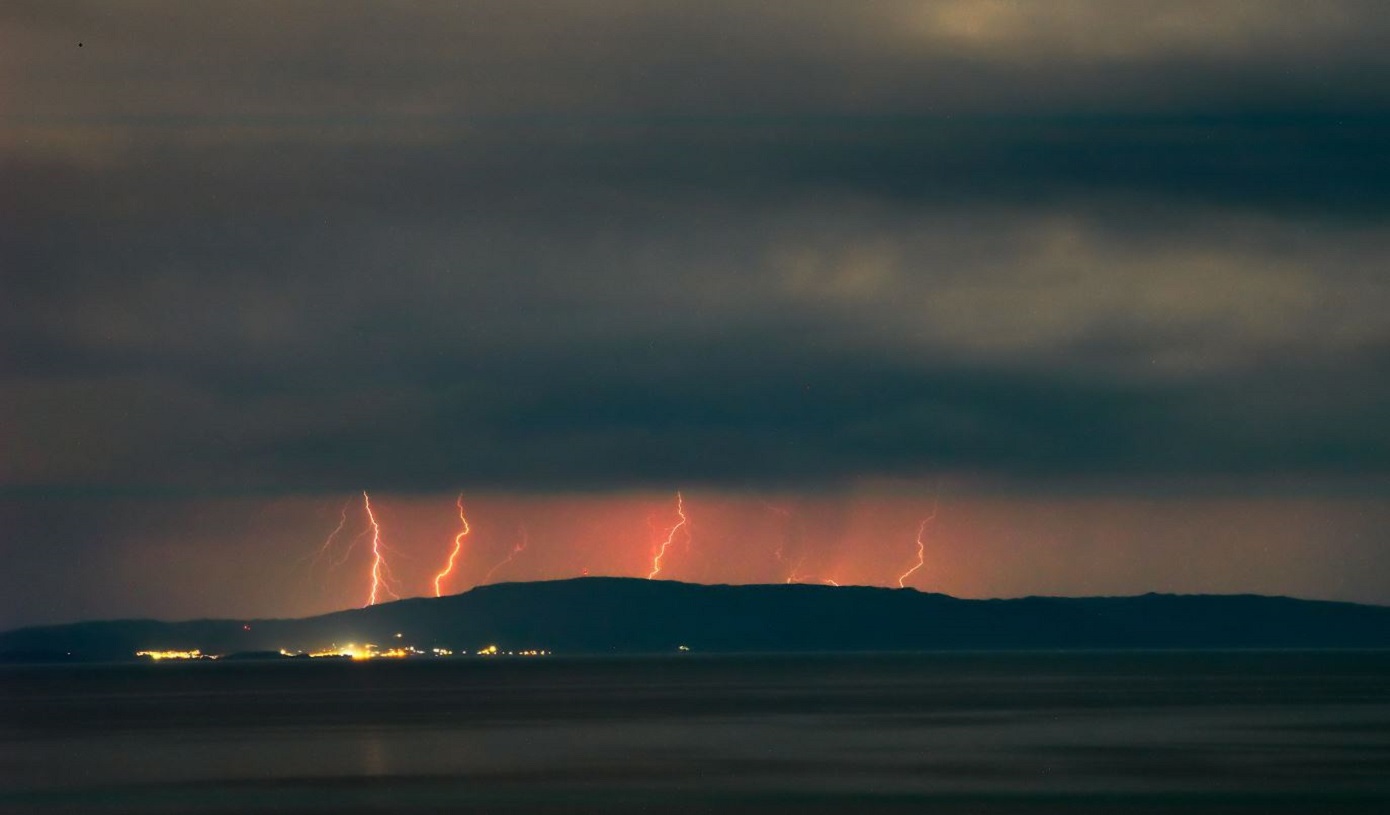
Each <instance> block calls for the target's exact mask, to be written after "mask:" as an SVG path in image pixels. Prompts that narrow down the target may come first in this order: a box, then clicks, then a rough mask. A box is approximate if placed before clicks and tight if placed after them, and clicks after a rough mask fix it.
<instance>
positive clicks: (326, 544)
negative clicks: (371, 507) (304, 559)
mask: <svg viewBox="0 0 1390 815" xmlns="http://www.w3.org/2000/svg"><path fill="white" fill-rule="evenodd" d="M351 503H352V499H350V498H349V499H348V500H347V501H345V502H343V509H342V512H341V513H340V517H339V518H338V525H337V526H336V527H334V528H333V531H332V532H329V533H328V537H327V538H325V539H324V541H323V545H322V546H320V547H319V550H318V552H317V553H316V554H315V555H314V560H313V562H312V563H310V564H309V565H310V568H312V567H313V565H314V564H316V563H318V562H319V561H320V560H322V559H323V556H324V555H326V554H328V550H329V549H331V548H332V547H333V539H334V538H336V537H338V533H339V532H342V531H343V527H345V526H347V511H348V505H349V504H351Z"/></svg>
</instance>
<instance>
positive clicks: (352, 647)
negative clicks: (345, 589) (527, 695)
mask: <svg viewBox="0 0 1390 815" xmlns="http://www.w3.org/2000/svg"><path fill="white" fill-rule="evenodd" d="M403 636H404V635H403V634H397V635H396V639H400V638H402V637H403ZM473 653H474V655H475V656H486V657H491V656H515V657H543V656H550V651H547V650H543V649H539V648H529V649H525V650H521V651H507V650H503V649H502V648H499V647H498V646H497V645H495V644H494V645H487V646H484V647H482V648H479V649H478V650H477V651H475V652H473ZM135 655H136V656H137V657H144V658H147V659H153V660H155V661H160V660H168V659H218V658H219V656H220V655H218V654H204V653H203V652H202V651H198V650H193V651H136V652H135ZM280 655H281V656H285V657H310V658H339V659H342V658H348V659H404V658H406V657H451V656H455V655H458V656H466V655H468V652H467V651H462V650H460V651H453V650H450V649H448V648H431V649H429V650H428V651H425V650H421V649H419V648H416V647H415V646H413V645H396V646H392V647H390V648H382V647H381V646H378V645H376V644H374V643H370V642H368V643H362V644H361V645H359V644H357V643H355V642H349V643H347V644H346V645H338V644H337V643H334V644H332V645H330V646H328V647H327V648H318V649H312V650H308V651H300V650H294V651H292V650H289V649H287V648H281V649H280Z"/></svg>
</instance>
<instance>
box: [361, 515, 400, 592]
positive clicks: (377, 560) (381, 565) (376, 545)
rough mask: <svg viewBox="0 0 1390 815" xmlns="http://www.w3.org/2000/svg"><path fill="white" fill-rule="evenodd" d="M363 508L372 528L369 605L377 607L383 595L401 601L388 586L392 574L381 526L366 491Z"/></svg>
mask: <svg viewBox="0 0 1390 815" xmlns="http://www.w3.org/2000/svg"><path fill="white" fill-rule="evenodd" d="M362 506H363V507H364V508H365V509H366V510H367V521H368V523H370V524H371V527H372V593H371V594H370V595H369V596H368V597H367V605H369V606H374V605H376V601H377V597H379V596H380V595H381V594H382V593H386V594H389V595H391V596H392V597H394V598H396V599H397V600H399V599H400V596H399V595H397V594H396V593H395V592H394V591H391V587H390V586H388V585H387V584H386V581H387V577H388V575H389V574H390V572H389V570H388V569H387V567H386V555H385V554H384V550H385V547H384V546H382V543H381V524H379V523H377V520H376V513H374V512H372V499H371V496H369V495H367V491H366V490H362Z"/></svg>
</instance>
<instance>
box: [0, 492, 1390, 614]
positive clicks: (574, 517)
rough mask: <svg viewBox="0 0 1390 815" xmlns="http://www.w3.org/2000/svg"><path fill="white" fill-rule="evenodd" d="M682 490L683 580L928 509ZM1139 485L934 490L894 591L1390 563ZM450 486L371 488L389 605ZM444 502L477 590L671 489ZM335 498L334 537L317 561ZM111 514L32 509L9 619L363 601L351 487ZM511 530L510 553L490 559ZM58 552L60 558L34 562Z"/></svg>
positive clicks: (1313, 501) (669, 568) (1338, 518)
mask: <svg viewBox="0 0 1390 815" xmlns="http://www.w3.org/2000/svg"><path fill="white" fill-rule="evenodd" d="M682 493H683V495H684V499H685V504H684V505H685V511H686V514H687V517H688V518H689V527H688V529H689V533H690V534H689V538H688V540H687V539H686V538H685V536H684V535H677V536H675V538H674V540H673V543H672V545H671V546H670V548H669V550H668V552H667V554H666V556H665V558H664V560H663V563H662V571H661V574H660V577H661V578H662V579H671V580H682V581H691V582H703V583H721V582H726V583H780V582H783V581H785V580H786V579H787V577H788V576H790V575H792V574H793V573H795V574H796V575H797V577H798V578H799V579H801V580H803V581H805V582H821V581H824V580H834V581H836V582H837V583H840V584H842V585H850V584H863V585H875V586H889V587H892V586H896V585H897V578H898V576H899V575H901V574H903V573H904V572H905V571H906V570H907V569H908V568H910V567H911V566H912V565H913V564H914V563H915V562H916V542H915V541H916V535H917V530H918V528H919V526H920V525H921V522H922V519H923V518H925V517H926V516H928V515H929V514H930V513H931V509H932V504H933V487H932V486H930V485H925V486H920V487H914V486H906V487H904V486H901V485H895V486H891V487H886V488H885V487H883V486H881V485H880V486H868V487H865V488H863V489H855V490H845V491H839V492H826V493H741V492H734V491H711V490H700V489H683V490H682ZM1159 495H1160V497H1154V496H1153V495H1152V494H1151V495H1150V496H1149V497H1144V498H1135V497H1131V496H1125V495H1069V494H1062V493H1059V494H1054V495H1036V494H1034V495H1016V494H1007V493H999V492H994V493H989V492H973V493H972V492H970V491H968V490H964V489H960V488H959V487H958V486H953V485H952V484H950V483H947V484H946V485H945V486H944V487H943V488H942V490H941V496H940V504H939V508H938V510H937V515H936V518H935V520H933V521H932V522H931V523H929V524H928V525H927V527H926V529H925V535H924V536H923V540H924V547H923V559H924V564H923V566H922V568H921V569H919V570H917V571H916V572H914V573H913V574H912V575H910V577H909V578H908V580H907V583H906V584H907V585H908V586H910V587H913V588H917V589H919V590H923V591H938V592H944V593H947V594H951V595H955V596H959V597H1012V596H1022V595H1028V594H1056V595H1105V594H1139V593H1143V592H1148V591H1159V592H1187V593H1199V592H1214V593H1233V592H1253V593H1260V594H1289V595H1294V596H1302V597H1317V598H1328V599H1345V600H1356V601H1361V602H1376V603H1386V602H1390V597H1387V596H1386V594H1385V586H1386V580H1385V575H1386V574H1387V572H1390V554H1387V553H1386V551H1385V549H1386V547H1383V546H1376V545H1374V541H1375V540H1376V539H1377V536H1379V535H1380V534H1381V530H1383V529H1385V528H1387V527H1390V507H1387V505H1386V503H1385V502H1384V501H1382V500H1379V498H1378V497H1377V496H1374V495H1365V496H1344V497H1317V496H1313V497H1308V496H1304V497H1298V498H1289V497H1287V496H1281V495H1276V494H1267V495H1239V494H1233V495H1221V494H1213V495H1209V496H1207V497H1200V496H1193V495H1191V494H1184V495H1174V496H1167V497H1162V496H1161V493H1160V494H1159ZM457 497H458V494H457V493H456V492H448V493H439V494H429V495H406V494H399V493H397V494H392V493H390V492H377V491H373V492H372V493H371V500H372V507H373V509H374V511H375V513H376V516H377V520H378V521H379V522H380V524H381V535H382V542H383V544H384V545H385V547H386V551H387V558H388V562H389V568H390V572H391V574H392V575H393V577H394V583H393V588H394V590H395V591H397V592H398V593H399V594H400V595H401V596H402V597H427V596H433V595H434V585H433V580H434V577H435V576H436V575H437V574H438V573H439V572H440V570H441V569H442V567H443V566H444V564H445V563H446V562H447V560H448V557H449V553H450V551H451V550H452V547H453V544H454V540H455V537H456V536H457V535H458V532H459V516H458V508H457V506H456V500H457ZM463 500H464V505H465V506H466V508H467V511H468V521H469V524H470V526H471V532H470V534H469V535H468V536H467V537H466V538H464V539H463V542H462V547H461V550H460V552H459V555H458V557H457V560H456V563H455V566H454V569H453V571H452V572H451V573H450V574H449V575H448V577H447V579H446V580H445V581H444V582H443V584H442V587H441V588H442V590H443V593H445V594H452V593H457V592H461V591H466V590H467V589H469V588H471V587H472V586H475V585H477V584H479V583H481V582H482V581H483V580H484V579H485V577H486V575H487V574H488V572H489V571H490V570H492V569H493V568H494V567H497V570H496V572H495V574H494V576H493V582H502V581H513V580H517V581H519V580H544V579H556V578H567V577H575V576H578V575H582V574H590V575H620V576H629V577H645V576H646V575H647V574H648V573H649V572H650V571H651V566H652V557H653V554H654V552H655V547H656V545H657V544H658V543H659V542H660V540H662V539H664V538H665V536H666V535H667V533H668V532H669V530H670V529H671V527H672V526H673V525H674V524H675V523H676V522H677V520H678V517H677V515H676V514H675V509H676V504H675V493H674V491H671V492H664V491H663V492H630V493H564V494H505V493H488V492H474V493H470V492H465V494H464V499H463ZM345 503H346V504H347V517H346V523H345V525H344V528H343V530H342V531H341V532H340V533H339V534H338V535H337V536H336V538H335V540H334V541H333V543H332V544H331V546H330V547H329V549H328V550H327V551H325V552H323V553H320V551H319V550H320V547H322V546H323V544H324V541H325V538H327V536H328V535H329V533H331V532H332V531H333V530H334V529H335V528H336V527H337V525H338V523H339V522H340V519H341V518H342V511H343V507H344V504H345ZM65 505H66V504H65ZM132 506H137V507H142V508H141V509H140V511H138V512H135V511H133V510H132ZM112 507H114V508H115V509H113V510H111V514H110V515H109V516H102V515H101V514H100V513H101V512H102V510H101V502H92V504H91V511H92V512H93V513H96V514H94V515H93V516H92V517H90V518H76V519H72V520H71V521H68V522H60V521H59V520H54V519H50V520H49V521H46V522H47V523H50V524H54V525H60V524H61V523H69V522H70V523H71V524H72V527H73V532H74V534H73V537H72V543H70V544H68V546H69V547H70V548H71V550H70V551H69V550H66V549H64V548H62V547H48V548H46V549H44V551H42V552H36V553H32V556H31V557H30V558H29V559H19V560H17V561H16V563H17V564H18V566H19V567H20V568H21V569H23V570H27V571H22V573H19V574H17V575H16V576H15V582H16V585H17V586H19V589H18V590H16V591H15V592H13V593H12V597H11V598H10V600H12V601H13V602H12V605H11V608H12V609H13V610H12V611H11V614H12V615H16V617H15V618H13V619H12V620H11V621H10V623H9V624H26V623H31V622H49V621H60V620H65V619H78V618H83V617H107V618H109V617H118V616H152V617H162V618H188V617H202V616H221V617H234V618H240V617H271V616H302V615H308V614H315V613H323V612H328V611H333V610H337V609H343V608H355V607H358V606H361V605H362V604H363V602H364V599H365V598H366V597H367V596H368V594H369V592H370V588H371V584H370V580H371V570H372V547H371V536H370V533H368V534H366V535H365V536H364V535H363V534H362V533H363V531H364V530H365V529H366V528H367V522H366V517H365V515H364V513H363V509H362V500H361V494H360V493H353V494H342V495H322V496H292V497H281V498H273V499H262V498H254V497H239V498H224V499H196V500H183V499H170V500H147V501H144V502H137V504H136V505H132V504H130V503H128V502H121V503H119V504H112ZM11 520H12V523H11V524H10V525H11V526H14V525H15V523H21V522H22V523H36V522H37V521H35V520H34V519H21V518H19V517H17V516H16V517H14V518H12V519H11ZM84 529H88V530H91V529H95V530H99V532H98V534H100V535H101V537H102V546H101V547H100V548H99V549H98V548H93V547H92V546H91V543H90V540H84V539H82V538H81V537H80V535H81V532H82V530H84ZM57 533H63V529H62V528H61V526H60V527H59V528H58V529H57ZM63 537H64V534H55V538H63ZM523 538H524V540H525V543H526V548H525V549H524V550H523V551H521V552H519V553H517V554H515V556H514V557H513V559H512V561H511V562H509V563H505V564H503V565H501V566H500V567H499V566H498V564H501V563H502V562H503V561H504V560H505V559H506V558H507V556H508V555H509V554H511V553H512V552H513V550H514V549H515V548H517V547H518V545H519V544H521V543H522V542H523ZM354 540H355V545H353V544H354ZM9 545H10V546H13V545H14V541H11V542H10V543H9ZM349 547H351V548H349ZM779 553H780V557H779ZM75 557H81V558H82V560H81V568H79V569H72V568H68V569H62V568H58V567H57V566H56V565H55V564H58V563H68V562H71V561H72V559H73V558H75ZM335 564H338V565H335Z"/></svg>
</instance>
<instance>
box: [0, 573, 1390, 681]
mask: <svg viewBox="0 0 1390 815" xmlns="http://www.w3.org/2000/svg"><path fill="white" fill-rule="evenodd" d="M398 634H399V635H400V636H399V637H397V635H398ZM367 642H371V643H376V644H379V645H380V646H381V647H383V648H386V647H391V646H393V645H395V644H398V643H400V644H409V645H411V646H414V647H416V648H419V649H422V650H424V651H426V652H429V651H430V650H431V649H434V648H441V649H447V650H450V651H454V652H456V653H457V652H459V651H468V652H474V651H477V650H478V649H481V648H484V647H486V646H488V645H493V644H495V645H497V646H498V647H499V648H501V649H503V650H504V651H505V650H517V651H520V650H523V649H544V650H546V651H549V652H551V653H554V654H560V655H566V654H576V655H578V654H650V653H678V652H681V651H683V650H684V649H689V650H690V651H691V652H696V653H709V652H732V653H740V652H741V653H747V652H763V653H779V652H780V653H806V652H859V653H862V652H869V651H934V650H976V649H979V650H1022V649H1230V648H1390V607H1385V606H1369V605H1358V604H1354V603H1342V602H1327V601H1314V600H1298V599H1293V598H1288V597H1266V596H1259V595H1171V594H1146V595H1142V596H1137V597H1085V598H1068V597H1025V598H1019V599H1009V600H962V599H957V598H954V597H950V596H947V595H944V594H933V593H926V592H919V591H915V590H913V589H886V588H876V587H866V586H839V587H833V586H819V585H801V584H792V585H740V586H729V585H699V584H690V583H679V582H673V581H664V580H643V579H635V578H603V577H588V578H576V579H571V580H554V581H544V582H534V583H501V584H494V585H487V586H480V587H477V588H475V589H472V590H471V591H467V592H465V593H463V594H458V595H453V596H448V597H441V598H416V599H410V600H400V601H396V602H391V603H383V604H379V605H375V606H371V607H368V608H361V609H354V610H350V611H341V612H336V613H332V614H326V615H322V616H317V617H309V618H305V619H293V620H193V621H187V622H172V623H171V622H158V621H154V620H113V621H102V622H82V623H72V624H67V625H51V626H38V627H30V628H22V629H17V630H13V631H8V632H5V633H3V634H0V655H3V656H4V657H5V658H7V659H9V660H10V661H30V662H32V661H57V660H72V661H90V660H130V659H133V658H135V657H134V654H135V652H136V651H146V650H178V651H191V650H193V649H198V650H200V651H202V652H203V653H205V654H222V655H235V654H240V655H251V656H265V655H271V656H275V655H279V653H280V651H281V650H282V649H285V650H289V651H309V650H314V649H320V648H324V647H326V646H328V645H330V644H344V643H367Z"/></svg>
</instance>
